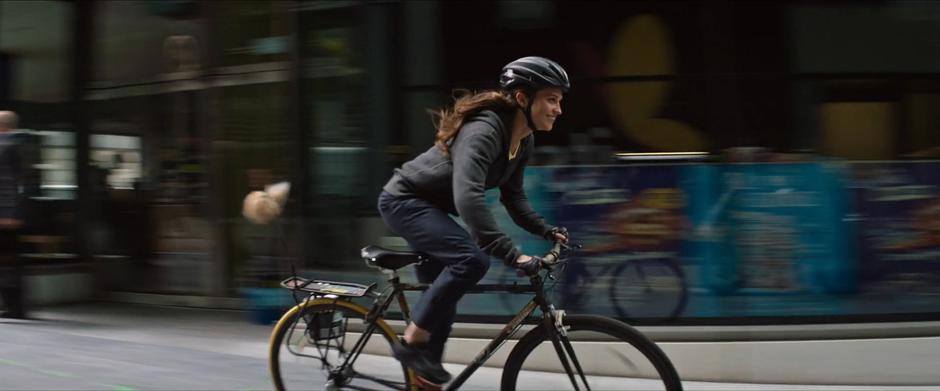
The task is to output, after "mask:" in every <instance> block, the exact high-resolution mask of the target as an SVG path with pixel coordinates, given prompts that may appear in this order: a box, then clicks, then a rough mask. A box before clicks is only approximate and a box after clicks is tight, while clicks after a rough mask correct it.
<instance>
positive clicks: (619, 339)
mask: <svg viewBox="0 0 940 391" xmlns="http://www.w3.org/2000/svg"><path fill="white" fill-rule="evenodd" d="M567 249H568V247H567V246H565V245H563V244H562V243H560V242H556V243H555V244H554V246H553V247H552V250H551V251H549V253H548V254H546V255H545V256H544V257H542V259H543V261H542V265H541V266H542V268H541V271H540V272H538V273H536V274H534V275H532V276H529V281H530V284H529V285H524V284H521V285H520V284H517V285H478V286H476V287H475V288H474V289H473V290H472V291H471V292H470V293H489V292H509V293H516V294H522V293H527V294H531V295H533V298H532V300H531V301H529V303H528V304H527V305H526V306H525V307H523V308H522V309H521V310H520V311H519V313H518V314H516V315H515V316H514V317H513V318H512V320H510V321H509V322H508V323H507V324H506V326H505V327H504V328H503V329H502V330H501V331H500V333H499V334H498V335H497V336H496V337H495V338H493V339H492V340H491V341H490V342H489V344H487V345H486V347H485V348H484V349H483V350H482V351H481V352H480V353H479V354H478V355H477V356H476V357H475V359H474V360H473V361H472V362H471V363H470V365H468V366H467V367H466V368H465V369H464V370H463V371H462V372H460V374H458V375H457V376H456V377H454V379H453V380H452V381H451V382H450V383H448V384H447V385H446V386H445V389H446V390H456V389H458V388H459V387H460V386H461V385H463V384H464V382H465V381H466V380H467V379H468V378H469V377H470V375H472V374H473V373H474V372H475V371H476V370H477V369H478V368H479V367H480V366H482V365H483V364H484V363H485V362H486V361H487V360H488V359H489V358H491V357H492V356H493V354H494V353H495V352H496V351H497V349H499V348H500V347H501V346H502V345H503V344H504V343H505V342H507V341H508V340H509V339H510V338H511V337H512V336H513V335H515V334H516V333H517V332H518V331H519V330H520V329H522V327H523V324H524V323H525V322H526V320H528V319H530V316H531V315H532V314H533V313H534V312H535V310H536V309H539V310H541V318H539V319H538V320H537V321H536V322H535V326H534V327H533V328H532V329H531V330H529V331H528V332H526V333H525V335H523V336H522V338H520V339H519V340H518V342H517V343H516V344H515V346H514V347H513V349H512V350H511V351H510V353H509V356H508V358H507V359H506V362H505V366H504V368H503V372H502V378H501V380H500V383H501V389H503V390H507V391H513V390H515V389H516V388H517V386H519V385H520V384H521V382H520V380H521V379H520V375H521V374H524V373H530V372H528V371H548V372H556V373H563V374H565V375H567V380H568V382H569V383H570V384H569V385H568V387H570V388H571V389H574V390H581V389H586V390H591V389H598V387H596V386H595V387H592V384H591V383H592V382H595V381H597V380H607V381H610V379H609V378H606V377H601V376H617V377H618V378H619V379H618V380H617V381H618V383H617V386H616V389H618V390H623V389H629V388H630V387H638V388H639V389H643V390H650V389H653V390H655V389H659V390H667V391H681V390H682V383H681V381H680V379H679V375H678V373H677V372H676V370H675V368H674V367H673V365H672V363H671V362H670V361H669V358H668V357H667V356H666V354H665V353H664V352H663V351H662V350H661V349H660V348H659V347H658V346H657V345H656V344H655V343H654V342H653V341H651V340H650V339H648V338H647V337H646V336H644V335H643V334H642V333H640V332H639V331H637V330H636V329H634V328H633V327H631V326H629V325H627V324H626V323H623V322H621V321H618V320H615V319H612V318H607V317H602V316H595V315H566V314H565V311H564V310H560V309H556V308H555V306H554V305H553V304H552V303H551V302H550V301H549V299H548V295H547V294H546V292H545V289H546V287H545V282H546V280H552V279H554V276H553V275H552V271H553V269H554V268H555V267H556V266H558V265H559V264H562V263H563V262H566V261H565V260H564V258H563V256H564V255H565V253H566V251H567ZM361 255H362V258H363V259H364V260H365V261H366V264H367V265H369V266H371V267H374V268H378V269H379V270H380V271H381V272H382V273H383V274H385V275H386V276H387V281H388V282H389V284H390V286H388V287H386V288H385V289H384V290H382V291H381V292H380V291H378V289H377V288H376V284H371V285H362V284H355V283H346V282H334V281H321V280H310V279H305V278H302V277H298V276H297V275H296V273H294V276H292V277H289V278H287V279H285V280H284V281H282V283H281V285H282V286H283V287H285V288H287V289H290V290H291V291H292V292H293V294H294V296H295V299H297V305H295V306H294V307H292V308H290V309H289V310H287V312H285V314H284V315H283V316H282V317H281V319H280V320H279V321H278V323H277V325H276V326H275V327H274V330H273V332H272V334H271V339H270V348H269V366H270V368H269V369H270V371H271V375H272V378H273V381H274V385H275V388H276V389H277V390H295V389H303V388H309V387H310V386H311V384H310V382H311V380H312V379H311V375H310V374H311V372H313V371H315V370H321V371H323V373H325V375H326V378H327V383H326V385H325V388H326V389H328V390H338V389H360V390H366V389H370V388H368V387H367V386H369V385H373V384H375V385H379V386H384V387H387V388H391V389H397V390H416V389H418V388H417V387H418V386H417V384H416V377H415V374H414V372H413V371H412V370H410V369H408V368H406V367H404V366H401V367H396V368H394V369H391V370H387V369H383V368H382V367H381V366H376V365H369V364H370V355H369V354H379V355H387V356H390V355H391V347H392V344H395V343H398V342H397V341H398V337H397V335H396V333H395V331H394V330H393V329H392V328H391V327H390V326H389V325H388V323H386V322H385V315H386V313H387V312H388V310H389V308H390V306H391V304H392V302H393V301H397V302H398V305H399V308H400V310H401V314H402V317H403V318H404V320H405V321H406V322H407V321H408V318H409V310H408V303H407V300H406V298H405V295H404V293H405V292H414V291H423V290H425V289H427V287H428V286H427V284H412V283H404V282H402V281H401V280H400V277H399V275H398V272H397V271H398V269H401V268H403V267H405V266H408V265H411V264H415V263H419V262H423V261H425V260H426V258H425V256H424V255H422V254H420V253H414V252H404V251H392V250H387V249H383V248H381V247H377V246H368V247H365V248H363V249H362V251H361ZM298 294H300V295H301V296H303V298H302V299H300V298H298V296H297V295H298ZM354 300H371V301H372V306H371V307H370V308H367V307H365V306H363V305H361V304H358V303H356V302H355V301H354ZM376 334H378V335H379V336H380V338H371V337H373V336H374V335H376ZM305 350H306V351H305ZM551 352H554V353H555V354H554V356H552V355H550V353H551ZM551 357H555V358H556V359H549V358H551ZM373 363H374V362H373ZM357 364H359V365H357ZM620 380H622V382H619V381H620ZM628 383H629V384H628Z"/></svg>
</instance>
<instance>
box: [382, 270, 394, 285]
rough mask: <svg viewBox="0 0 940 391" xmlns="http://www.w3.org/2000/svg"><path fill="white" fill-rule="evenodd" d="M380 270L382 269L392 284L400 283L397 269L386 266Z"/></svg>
mask: <svg viewBox="0 0 940 391" xmlns="http://www.w3.org/2000/svg"><path fill="white" fill-rule="evenodd" d="M379 270H381V271H382V274H384V275H385V278H386V280H387V281H388V282H390V283H392V284H398V282H399V278H398V271H397V270H392V269H385V268H382V269H379Z"/></svg>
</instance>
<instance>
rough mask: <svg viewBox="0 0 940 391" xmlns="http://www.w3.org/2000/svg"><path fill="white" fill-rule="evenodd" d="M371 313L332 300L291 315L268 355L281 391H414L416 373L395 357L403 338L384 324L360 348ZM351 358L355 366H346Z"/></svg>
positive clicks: (284, 318) (316, 301) (300, 306)
mask: <svg viewBox="0 0 940 391" xmlns="http://www.w3.org/2000/svg"><path fill="white" fill-rule="evenodd" d="M367 313H368V310H367V309H366V308H365V307H362V306H360V305H358V304H356V303H352V302H349V301H345V300H338V299H328V298H321V299H314V300H309V301H306V302H303V303H301V304H298V305H297V306H295V307H293V308H291V309H290V310H288V311H287V312H286V313H285V314H284V316H282V317H281V320H280V321H278V323H277V325H276V326H275V327H274V331H273V332H272V333H271V342H270V348H269V351H268V353H269V366H270V370H271V377H272V379H273V380H274V387H275V389H277V390H280V391H284V390H287V391H294V390H323V389H327V390H338V389H376V388H379V389H389V388H391V389H398V390H410V389H411V385H412V384H413V382H412V379H413V378H412V374H411V371H410V370H408V369H407V368H405V367H403V366H401V365H400V364H399V363H398V362H397V361H395V360H394V359H393V358H390V357H392V349H391V347H392V343H394V342H395V341H396V339H397V336H396V334H395V332H394V331H393V330H392V329H391V328H390V327H389V326H388V325H387V324H386V323H385V322H384V321H383V320H381V319H379V320H377V321H376V323H375V326H374V330H373V331H372V332H371V334H370V335H368V336H367V338H366V341H364V343H363V344H361V347H360V348H358V350H357V349H356V344H357V343H358V342H359V341H360V337H361V336H362V335H363V330H365V329H366V323H365V321H364V319H365V316H366V314H367ZM347 359H348V360H349V362H350V364H349V365H346V366H343V364H344V362H346V361H347ZM390 364H394V365H390Z"/></svg>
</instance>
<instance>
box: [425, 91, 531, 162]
mask: <svg viewBox="0 0 940 391" xmlns="http://www.w3.org/2000/svg"><path fill="white" fill-rule="evenodd" d="M454 100H455V101H454V104H453V105H452V106H450V107H445V108H443V109H440V110H437V111H430V114H431V120H432V121H433V122H434V127H435V128H436V129H437V135H436V136H435V138H434V145H437V147H438V148H440V149H441V152H443V153H444V156H446V157H450V146H449V145H448V143H449V142H450V141H451V140H453V139H454V137H457V132H459V131H460V126H461V125H463V121H464V119H466V118H467V117H472V116H473V115H474V114H476V113H479V112H480V111H483V110H486V109H496V111H503V110H511V109H513V108H515V107H516V104H515V101H513V99H512V98H511V97H510V96H509V92H504V91H500V90H489V91H483V92H472V91H470V90H464V89H459V90H455V91H454Z"/></svg>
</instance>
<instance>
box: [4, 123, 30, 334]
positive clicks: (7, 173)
mask: <svg viewBox="0 0 940 391" xmlns="http://www.w3.org/2000/svg"><path fill="white" fill-rule="evenodd" d="M18 122H19V119H18V117H17V115H16V113H14V112H12V111H0V297H2V299H3V304H4V306H5V307H6V311H4V312H2V313H0V317H3V318H15V319H23V318H25V317H26V311H25V308H24V307H25V300H24V298H23V270H22V266H21V265H20V264H19V260H18V259H17V251H16V250H17V234H18V232H19V230H20V228H22V227H23V209H24V205H23V203H22V200H23V196H22V193H23V189H24V184H23V182H24V175H23V172H24V167H23V159H22V158H21V156H20V152H19V143H18V142H17V140H16V137H15V134H14V133H13V130H14V129H16V127H17V125H18Z"/></svg>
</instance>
